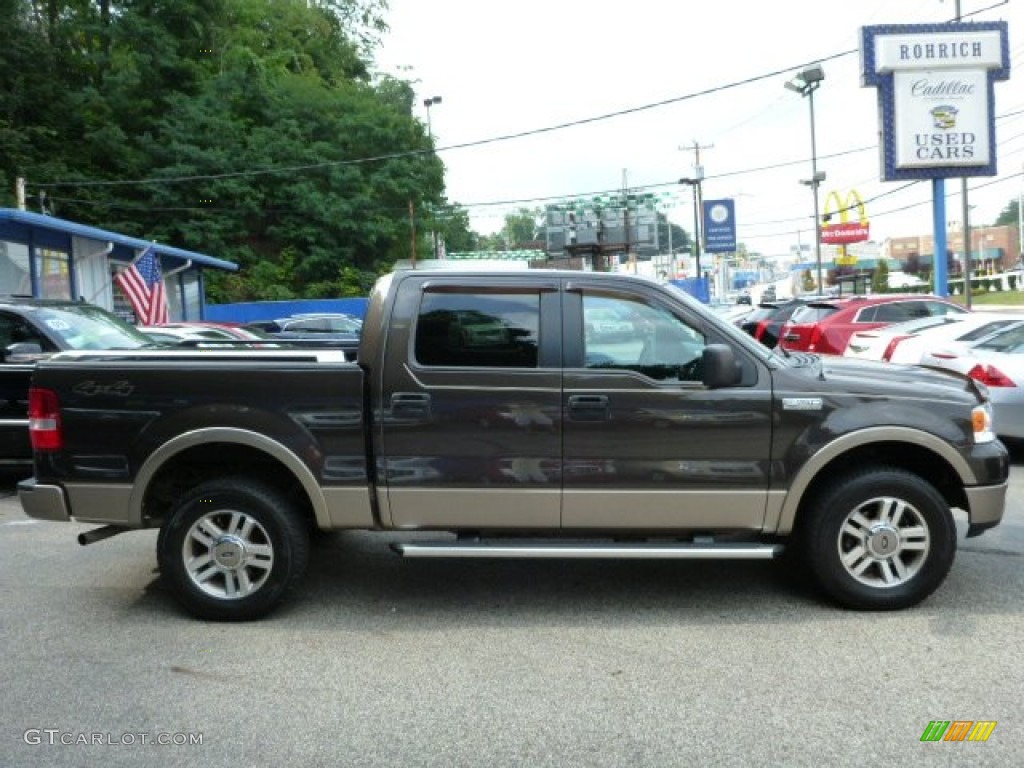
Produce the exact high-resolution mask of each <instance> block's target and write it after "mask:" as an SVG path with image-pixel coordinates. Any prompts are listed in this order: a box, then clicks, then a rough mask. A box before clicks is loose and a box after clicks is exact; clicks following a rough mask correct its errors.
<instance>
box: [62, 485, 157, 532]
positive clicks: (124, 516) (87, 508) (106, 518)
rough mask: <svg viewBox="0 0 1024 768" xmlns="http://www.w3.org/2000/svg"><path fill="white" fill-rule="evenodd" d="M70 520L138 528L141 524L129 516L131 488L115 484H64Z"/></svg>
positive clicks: (130, 513) (130, 512)
mask: <svg viewBox="0 0 1024 768" xmlns="http://www.w3.org/2000/svg"><path fill="white" fill-rule="evenodd" d="M64 491H65V493H67V496H68V508H69V509H70V510H71V516H72V517H74V518H75V520H78V521H79V522H81V523H104V524H106V525H123V526H125V527H126V528H141V527H142V520H141V519H140V518H139V517H137V516H134V515H132V505H131V503H130V499H131V495H132V487H131V486H130V485H123V484H117V483H82V484H76V483H65V484H64Z"/></svg>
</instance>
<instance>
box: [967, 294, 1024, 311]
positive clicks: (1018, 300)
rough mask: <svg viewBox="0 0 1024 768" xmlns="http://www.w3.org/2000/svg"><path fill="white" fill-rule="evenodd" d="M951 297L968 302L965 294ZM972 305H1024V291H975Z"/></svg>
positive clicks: (972, 296)
mask: <svg viewBox="0 0 1024 768" xmlns="http://www.w3.org/2000/svg"><path fill="white" fill-rule="evenodd" d="M949 298H950V300H951V301H954V302H956V303H957V304H960V305H964V304H966V297H965V296H963V295H959V296H950V297H949ZM971 306H972V307H979V306H981V307H984V306H1002V307H1024V291H998V292H991V291H986V292H985V293H975V294H972V295H971Z"/></svg>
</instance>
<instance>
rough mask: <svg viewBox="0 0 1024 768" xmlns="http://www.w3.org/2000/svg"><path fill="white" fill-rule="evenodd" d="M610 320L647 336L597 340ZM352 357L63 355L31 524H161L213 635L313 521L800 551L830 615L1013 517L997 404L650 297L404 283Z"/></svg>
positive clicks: (165, 572) (291, 554)
mask: <svg viewBox="0 0 1024 768" xmlns="http://www.w3.org/2000/svg"><path fill="white" fill-rule="evenodd" d="M594 311H596V312H597V315H598V316H601V315H606V314H607V313H608V312H614V314H615V316H616V318H618V322H620V323H629V324H630V326H631V333H629V334H626V333H617V334H614V335H607V334H598V335H596V336H595V335H593V333H592V329H593V328H595V327H597V325H596V324H595V323H590V322H588V315H589V314H590V313H591V312H594ZM467 318H471V321H467ZM467 329H470V330H468V331H467ZM588 329H590V330H588ZM331 354H332V353H330V352H327V351H319V350H309V351H295V350H268V351H254V350H249V349H247V350H241V351H234V350H231V351H228V350H219V349H218V350H180V351H156V352H145V351H138V352H120V353H106V352H92V353H84V352H83V353H73V352H69V353H62V354H61V355H58V356H56V357H55V358H53V359H51V360H49V361H46V362H42V363H40V364H39V366H38V368H37V370H36V372H35V374H34V377H33V382H32V390H31V393H30V431H31V437H32V442H33V447H34V477H32V478H30V479H28V480H25V481H23V482H22V483H21V484H20V485H19V498H20V501H21V504H22V507H23V509H24V510H25V512H26V513H27V514H28V515H29V516H31V517H35V518H40V519H44V520H62V521H68V520H75V521H78V522H81V523H95V524H99V525H101V526H102V527H100V528H93V529H88V530H86V531H84V532H83V533H81V535H80V536H79V540H80V541H81V542H82V543H89V542H91V541H96V540H99V539H101V538H105V537H107V536H110V535H113V534H115V533H120V532H122V531H126V530H131V529H144V528H154V527H159V528H160V532H159V535H158V540H157V559H158V563H159V566H160V569H161V573H162V576H163V578H164V579H165V580H166V582H167V583H168V584H169V585H170V588H171V590H172V592H173V593H174V595H175V596H176V597H177V598H178V600H179V601H180V602H181V603H182V604H183V606H184V607H185V608H186V609H187V610H188V611H190V612H191V613H192V614H194V615H196V616H200V617H206V618H212V619H249V618H255V617H258V616H261V615H263V614H265V613H266V612H268V611H269V610H270V609H271V608H272V607H274V606H275V605H276V604H278V603H279V601H280V599H281V598H282V596H283V595H284V594H285V592H286V591H287V590H288V589H289V588H290V587H292V586H294V585H295V584H296V583H297V582H298V580H299V578H300V576H301V574H302V572H303V569H304V568H305V566H306V564H307V561H308V558H309V549H310V547H309V541H310V536H311V535H312V534H313V533H314V532H315V531H316V529H321V530H336V529H364V530H378V531H393V532H395V539H394V543H393V544H392V546H393V548H394V549H395V550H396V551H397V552H398V553H399V554H401V555H404V556H406V557H492V558H509V557H519V558H527V557H537V558H555V557H557V558H616V557H617V558H698V559H699V558H733V559H736V558H774V557H777V556H780V555H782V554H783V553H784V552H787V551H788V553H790V554H793V555H797V556H798V559H797V562H798V563H801V564H803V565H804V566H806V572H807V573H809V574H810V575H811V576H812V577H813V579H814V580H815V582H816V583H817V584H818V585H820V587H821V590H822V591H823V593H824V594H825V595H826V596H828V597H829V598H831V599H832V600H833V601H835V602H836V603H838V604H840V605H843V606H847V607H854V608H866V609H892V608H902V607H906V606H910V605H913V604H915V603H918V602H919V601H921V600H922V599H924V598H925V597H927V596H928V595H929V594H930V593H932V592H933V591H934V590H935V589H936V588H937V587H938V586H939V585H940V583H941V582H942V581H943V579H944V578H945V577H946V575H947V573H948V572H949V570H950V568H951V566H952V563H953V558H954V553H955V550H956V545H957V537H958V534H957V528H956V521H955V519H954V510H959V512H958V513H957V514H958V515H960V514H963V515H965V516H966V522H967V526H968V527H967V533H966V535H968V536H974V535H977V534H979V533H981V532H982V531H984V530H985V529H987V528H990V527H992V526H994V525H996V524H998V523H999V521H1000V519H1001V518H1002V515H1003V508H1004V503H1005V495H1006V489H1007V477H1008V472H1009V462H1008V457H1007V452H1006V449H1005V447H1004V446H1003V444H1002V443H1001V442H999V441H998V440H997V439H996V437H995V434H994V432H993V425H992V416H991V408H990V405H989V403H988V400H987V396H986V390H985V388H984V386H983V385H981V384H979V383H978V382H975V381H973V380H970V379H968V378H966V377H962V376H958V375H955V374H950V373H944V372H938V371H932V370H928V369H924V368H915V367H909V366H889V365H887V364H884V363H873V362H871V363H868V362H864V361H855V360H851V359H843V358H829V359H823V358H819V357H818V356H815V355H810V354H798V353H786V352H781V351H779V352H773V351H771V350H769V349H767V348H765V347H764V346H762V345H761V344H758V343H757V342H756V341H754V340H753V339H751V338H750V337H749V336H747V335H746V334H744V333H743V332H742V331H740V330H738V329H736V328H734V327H732V326H731V325H730V324H728V323H726V322H724V321H721V320H719V319H718V318H716V317H715V316H714V315H713V314H712V313H710V312H709V311H707V310H706V309H705V308H704V307H703V306H702V305H700V304H699V303H698V302H696V301H694V300H692V299H691V298H690V297H688V296H687V295H685V294H684V293H683V292H681V291H677V290H676V289H675V288H674V287H672V286H668V285H659V284H658V283H656V282H654V281H648V280H644V279H642V278H636V277H630V276H626V275H613V274H599V273H591V272H559V271H547V270H524V271H520V272H501V273H479V272H477V273H471V272H446V271H415V270H413V271H404V272H396V273H394V274H392V275H388V276H386V277H384V278H381V280H380V281H379V282H378V283H377V285H376V287H375V288H374V291H373V294H372V296H371V298H370V302H369V307H368V313H367V317H366V321H365V323H364V326H363V331H362V337H361V343H360V346H359V352H358V360H357V361H356V362H345V361H344V360H343V358H342V353H333V354H335V355H337V358H336V359H334V360H332V359H330V356H331ZM407 531H433V532H437V533H436V535H435V536H430V535H429V534H428V535H427V536H412V537H411V536H408V535H403V534H404V532H407Z"/></svg>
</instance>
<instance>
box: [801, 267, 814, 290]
mask: <svg viewBox="0 0 1024 768" xmlns="http://www.w3.org/2000/svg"><path fill="white" fill-rule="evenodd" d="M800 282H801V286H802V288H803V290H804V291H813V290H814V289H815V287H816V283H815V282H814V275H812V274H811V270H810V269H805V270H804V273H803V275H801V278H800Z"/></svg>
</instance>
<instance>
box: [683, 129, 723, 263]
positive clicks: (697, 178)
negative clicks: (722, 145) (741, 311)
mask: <svg viewBox="0 0 1024 768" xmlns="http://www.w3.org/2000/svg"><path fill="white" fill-rule="evenodd" d="M714 147H715V145H714V144H701V143H700V142H698V141H697V140H696V139H694V140H693V143H692V144H691V145H690V146H689V147H685V146H680V147H679V149H680V150H682V151H688V150H693V178H692V179H691V180H688V181H686V182H685V183H687V184H690V185H691V186H692V187H693V209H694V211H693V212H694V216H693V254H694V269H695V270H696V272H697V277H698V278H701V277H703V274H702V273H701V269H700V243H701V225H700V218H701V216H703V215H704V199H703V193H702V190H701V184H702V183H703V181H704V166H703V165H701V163H700V151H701V150H702V149H714Z"/></svg>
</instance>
